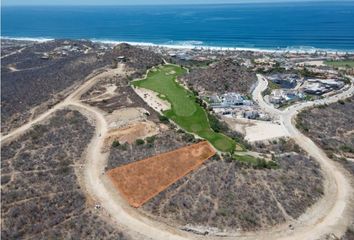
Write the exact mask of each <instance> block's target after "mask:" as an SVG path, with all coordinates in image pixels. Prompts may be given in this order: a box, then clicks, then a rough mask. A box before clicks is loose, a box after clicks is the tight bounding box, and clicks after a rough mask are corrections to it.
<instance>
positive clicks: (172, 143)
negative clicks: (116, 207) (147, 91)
mask: <svg viewBox="0 0 354 240" xmlns="http://www.w3.org/2000/svg"><path fill="white" fill-rule="evenodd" d="M187 137H188V135H186V134H185V133H182V132H181V131H180V132H179V133H178V134H176V133H175V132H174V131H173V130H171V129H170V130H168V131H165V132H162V133H161V134H159V135H157V136H156V137H155V138H154V140H153V141H151V140H147V141H145V143H144V144H138V143H135V144H131V145H129V144H124V145H120V146H115V147H113V146H112V148H111V152H110V156H109V161H108V166H107V169H112V168H114V167H117V166H120V165H123V164H127V163H130V162H133V161H137V160H140V159H144V158H146V157H150V156H153V155H155V154H158V153H161V152H166V151H170V150H173V149H176V148H179V147H181V146H184V145H187V144H188V142H189V141H193V140H192V139H188V138H187ZM283 145H284V146H283ZM282 146H283V147H282ZM269 148H270V147H269V146H263V149H269ZM284 149H286V150H287V153H285V154H281V153H284V152H283V150H284ZM271 150H272V151H273V152H274V153H275V154H276V155H277V154H281V155H279V157H276V161H277V163H278V164H279V166H280V168H279V169H276V170H270V169H263V170H256V169H253V168H251V167H249V166H246V165H244V164H241V163H239V162H237V161H235V160H232V159H231V158H230V157H227V156H224V159H223V160H221V159H220V157H218V156H214V157H213V158H212V159H210V160H208V161H207V162H206V163H205V164H204V165H203V166H202V167H201V168H200V169H198V170H196V171H194V172H193V173H191V174H189V175H187V176H186V177H185V178H183V179H181V180H179V181H178V182H176V183H175V184H173V185H172V186H171V187H169V188H168V189H167V190H165V191H163V192H162V193H160V194H159V195H157V196H156V197H154V198H153V199H152V200H150V201H149V202H148V203H146V204H145V205H144V206H143V209H142V210H141V212H142V213H143V214H146V215H148V216H150V217H152V218H156V219H158V220H160V221H165V222H167V223H170V224H172V225H176V224H177V225H179V226H184V225H188V224H189V225H193V226H196V227H198V226H203V227H216V228H218V229H222V230H224V229H225V230H229V231H230V230H231V231H232V230H236V229H239V230H255V229H262V228H267V227H269V226H273V225H276V224H279V223H283V222H285V221H286V220H289V219H296V218H298V217H299V216H300V215H301V214H302V213H304V212H305V210H306V209H307V208H308V207H309V206H311V205H312V204H314V203H315V202H316V201H317V200H318V199H319V198H320V197H321V196H322V194H323V186H322V174H321V171H320V170H319V166H318V164H317V163H316V162H315V161H313V160H312V159H310V158H308V157H306V156H304V155H303V154H298V153H295V152H294V150H297V149H296V148H294V147H293V144H291V143H287V142H282V143H280V142H279V143H278V144H277V145H274V146H273V147H271ZM264 152H266V151H264Z"/></svg>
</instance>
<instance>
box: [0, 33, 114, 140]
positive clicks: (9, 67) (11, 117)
mask: <svg viewBox="0 0 354 240" xmlns="http://www.w3.org/2000/svg"><path fill="white" fill-rule="evenodd" d="M95 48H97V46H96V45H94V44H93V43H91V42H81V41H61V40H58V41H49V42H44V43H38V44H31V45H28V46H27V47H25V48H24V49H23V50H22V51H21V52H17V53H15V54H13V55H10V56H8V57H5V58H3V59H2V61H1V67H2V70H1V79H2V88H1V95H2V97H1V116H2V118H1V131H2V132H3V133H6V132H7V131H9V130H10V129H12V128H16V127H18V126H20V125H21V124H23V123H24V122H26V121H27V120H28V119H29V118H30V117H31V116H32V115H35V114H38V112H41V111H45V110H46V109H48V108H50V107H51V106H52V105H54V104H55V103H57V102H58V101H60V100H62V99H63V97H64V96H65V95H67V94H68V93H69V92H70V89H71V87H73V85H75V84H79V83H82V82H83V81H84V80H85V78H86V77H87V76H88V75H89V74H91V73H93V72H94V70H97V69H99V68H102V67H104V66H106V65H107V64H108V62H109V61H104V60H103V59H101V58H99V56H98V49H95ZM73 49H75V50H73ZM90 49H91V50H90ZM92 49H95V51H93V50H92ZM86 50H87V52H85V51H86ZM29 93H31V94H29ZM34 107H37V108H38V109H37V111H38V112H37V113H35V112H36V111H34V110H33V108H34ZM39 108H40V109H39ZM31 110H32V111H31Z"/></svg>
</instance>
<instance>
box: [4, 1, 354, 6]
mask: <svg viewBox="0 0 354 240" xmlns="http://www.w3.org/2000/svg"><path fill="white" fill-rule="evenodd" d="M303 1H309V2H314V1H331V0H30V1H29V0H2V5H3V6H10V5H11V6H18V5H151V4H217V3H249V2H303ZM332 1H333V0H332ZM346 1H353V0H346Z"/></svg>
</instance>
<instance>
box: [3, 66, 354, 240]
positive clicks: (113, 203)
mask: <svg viewBox="0 0 354 240" xmlns="http://www.w3.org/2000/svg"><path fill="white" fill-rule="evenodd" d="M113 71H114V70H113ZM115 71H116V72H115V73H118V72H119V71H121V70H119V69H117V70H115ZM103 74H112V72H106V73H103ZM97 77H98V76H97ZM96 79H97V78H96V77H94V78H92V79H90V80H88V81H87V82H85V83H84V84H83V85H82V86H81V87H79V88H78V89H77V90H76V91H74V92H73V93H72V94H71V95H69V97H68V98H66V99H65V100H64V101H63V102H61V103H59V104H58V105H56V106H54V107H53V108H52V109H50V110H48V111H47V112H45V113H44V114H42V115H40V116H39V117H38V118H36V119H34V120H32V121H31V122H29V123H27V124H25V125H23V126H22V127H20V128H18V129H15V130H14V131H12V132H11V133H9V134H8V135H6V136H4V137H3V138H2V143H3V142H6V141H10V140H11V139H13V138H15V137H17V136H18V135H20V134H22V133H24V132H25V131H26V130H28V129H30V128H31V127H32V126H33V125H34V124H36V123H39V122H40V121H42V120H44V119H46V118H47V117H49V116H50V114H52V113H54V112H55V111H56V110H59V109H61V108H64V107H68V106H69V107H70V106H71V107H74V108H75V109H77V110H79V111H80V112H82V113H83V114H85V115H89V116H90V118H92V119H93V120H94V121H95V125H96V132H95V135H94V137H93V138H92V141H91V142H90V145H89V146H88V148H87V152H86V158H87V161H86V166H85V171H84V172H85V174H84V182H85V186H86V189H87V191H88V192H89V194H90V195H91V196H92V198H93V199H94V200H95V201H97V202H98V203H99V204H101V205H102V207H103V209H105V210H106V211H107V212H108V213H109V214H110V216H111V218H112V220H113V221H114V222H115V223H116V224H117V225H119V226H120V227H122V228H123V229H124V230H126V231H127V232H128V234H131V235H132V236H134V234H136V233H138V235H136V236H140V237H141V236H143V238H144V239H149V238H151V239H158V240H169V239H170V240H180V239H194V238H202V239H218V237H212V236H208V237H198V236H195V235H193V234H190V233H185V232H182V231H179V230H176V229H173V228H171V227H168V226H166V225H165V224H162V223H158V222H155V221H152V220H150V219H148V218H146V217H143V216H141V215H139V214H138V213H137V212H136V211H134V209H132V208H131V207H129V206H127V204H126V202H125V201H124V200H123V199H122V198H121V197H120V195H119V194H118V193H117V192H116V191H115V190H113V188H112V186H111V185H110V182H109V180H108V179H107V177H106V176H105V174H104V168H105V165H106V161H107V153H103V152H102V151H101V150H102V147H103V143H104V137H105V134H106V133H107V129H108V127H107V122H106V119H105V117H104V115H103V114H102V112H101V111H99V110H97V109H95V108H92V107H90V106H87V105H85V104H83V103H81V102H80V100H79V99H80V96H81V95H82V94H83V93H85V92H86V91H87V90H88V89H90V88H91V87H92V86H93V85H94V84H95V83H96ZM264 87H266V83H262V81H261V80H260V81H259V85H258V86H257V88H256V89H255V91H254V97H255V99H257V101H258V102H259V103H260V105H261V106H263V105H264V104H265V105H264V106H263V107H264V109H265V110H266V111H267V112H269V113H271V114H274V115H278V116H279V119H280V121H281V122H282V124H284V126H285V127H286V128H287V129H288V131H289V133H290V134H291V136H292V137H293V138H294V139H295V140H296V141H297V142H298V144H299V145H300V146H301V147H302V148H303V149H304V150H305V151H307V152H308V153H309V154H310V155H311V156H313V157H314V158H315V159H316V160H318V161H319V162H320V164H321V166H322V168H323V170H324V172H325V174H326V177H327V182H326V187H325V189H326V191H325V196H324V198H323V199H324V200H321V201H320V202H319V203H317V204H315V206H314V207H313V208H311V209H310V210H309V211H307V212H306V213H305V214H304V215H303V216H301V217H300V219H299V220H297V223H295V224H294V226H295V230H293V231H291V230H289V229H288V228H287V226H286V225H282V226H277V227H274V228H271V229H269V230H265V231H259V232H249V233H235V234H230V235H227V236H226V237H221V238H219V239H294V240H300V239H301V240H303V239H309V240H310V239H311V240H312V239H316V238H318V237H319V236H321V235H323V234H326V233H331V232H334V233H335V234H336V235H337V236H341V235H342V234H343V233H344V231H345V229H346V227H347V226H348V224H349V220H348V216H347V214H350V213H351V210H352V209H351V208H350V200H351V199H350V196H351V195H352V189H351V186H350V184H349V182H348V180H346V178H345V176H344V175H343V173H342V172H341V171H340V170H338V169H337V167H336V166H335V164H333V162H332V161H331V160H329V159H328V158H327V157H326V156H325V155H324V153H323V151H322V150H321V149H319V148H318V147H317V146H316V145H315V144H314V143H313V142H312V141H311V140H310V139H308V138H307V137H306V136H304V135H302V134H301V133H300V132H298V131H297V129H296V128H295V127H294V125H293V122H292V119H293V117H294V116H295V115H296V113H297V111H299V110H301V109H303V108H304V107H307V106H311V105H313V104H315V103H306V104H299V105H296V106H294V107H292V108H289V109H287V110H285V111H284V112H281V111H279V110H275V109H274V108H272V107H271V106H269V105H267V104H266V103H264V101H263V98H262V97H261V92H262V91H261V89H263V88H264ZM352 87H353V86H352ZM345 94H348V91H346V93H343V94H342V95H340V96H339V97H334V98H333V99H332V98H331V99H328V102H330V101H336V100H339V99H340V98H344V97H346V95H345ZM262 101H263V102H262ZM305 105H306V106H305ZM331 194H333V195H331Z"/></svg>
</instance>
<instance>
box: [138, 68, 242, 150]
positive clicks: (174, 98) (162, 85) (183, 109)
mask: <svg viewBox="0 0 354 240" xmlns="http://www.w3.org/2000/svg"><path fill="white" fill-rule="evenodd" d="M185 72H186V70H185V69H183V68H181V67H179V66H175V65H163V66H159V67H157V68H156V70H151V71H149V73H148V74H147V77H146V78H145V79H142V80H139V81H133V83H132V84H133V85H134V86H135V87H141V88H146V89H150V90H153V91H155V92H157V93H159V94H160V97H161V98H163V99H166V100H167V101H169V102H170V103H171V109H170V110H167V111H165V112H164V114H165V116H167V117H168V118H170V119H171V120H172V121H174V122H175V123H177V124H178V125H179V126H180V127H182V128H183V129H185V130H186V131H188V132H193V133H195V134H197V135H198V136H200V137H202V138H204V139H206V140H208V141H209V142H210V143H211V144H212V145H213V146H214V147H215V148H216V149H218V150H219V151H222V152H232V151H233V150H234V149H235V145H236V143H235V141H233V140H232V139H231V138H229V137H227V136H225V135H223V134H221V133H216V132H214V131H213V130H212V129H211V128H210V125H209V121H208V117H207V115H206V112H205V110H204V109H203V108H202V107H201V106H200V105H199V104H198V103H196V101H195V100H196V98H195V96H194V94H193V93H192V92H190V91H188V90H186V89H185V88H184V87H182V86H181V85H179V84H178V83H177V82H176V77H177V76H179V75H182V74H184V73H185Z"/></svg>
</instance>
